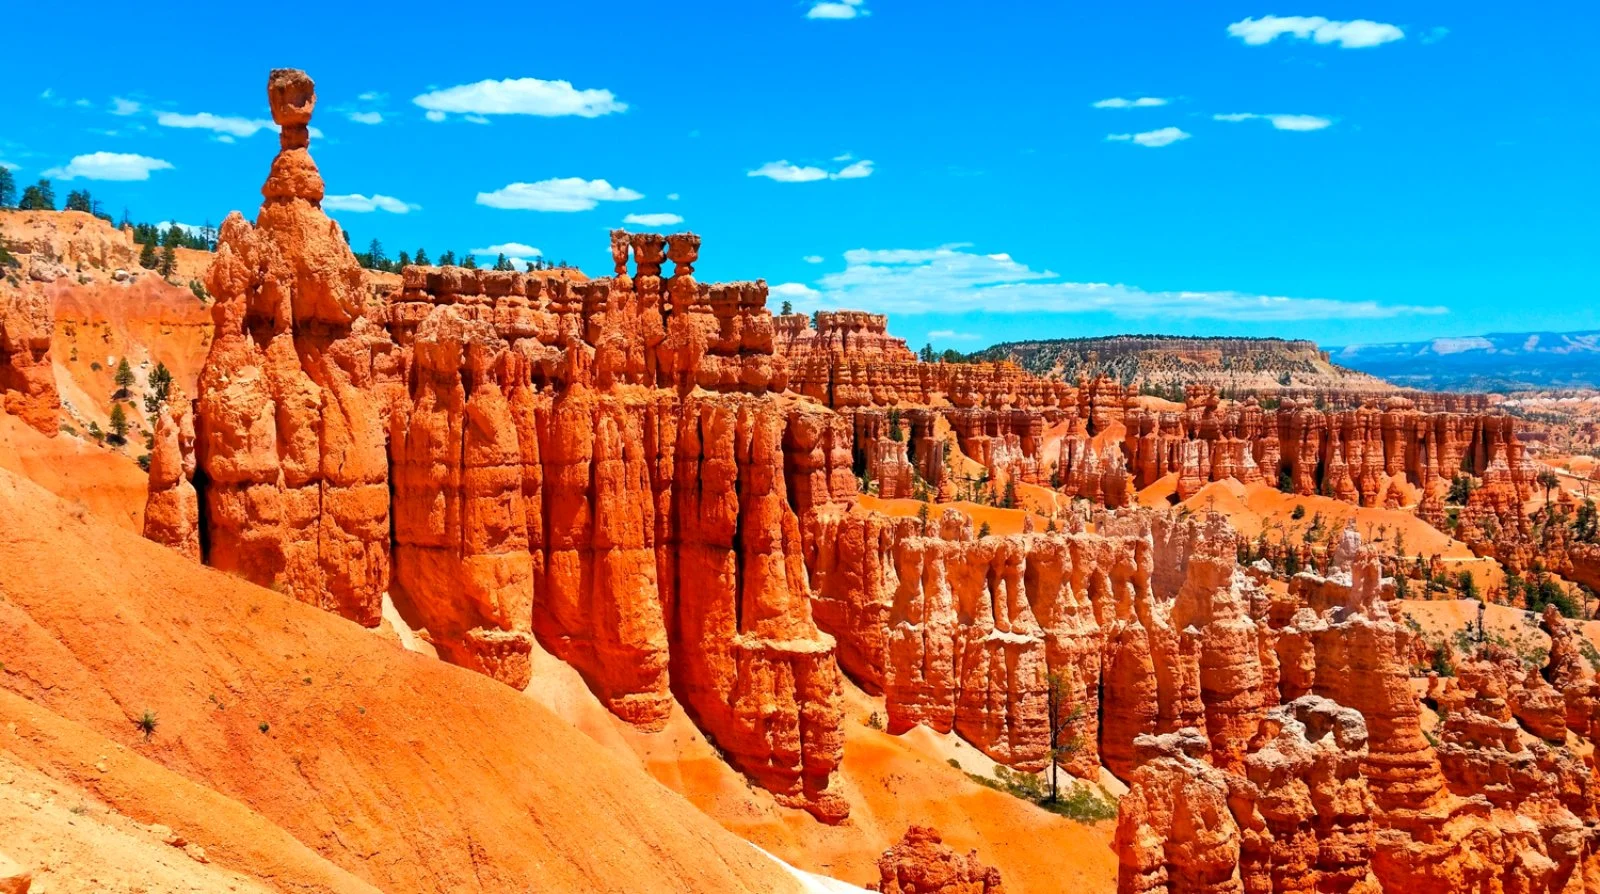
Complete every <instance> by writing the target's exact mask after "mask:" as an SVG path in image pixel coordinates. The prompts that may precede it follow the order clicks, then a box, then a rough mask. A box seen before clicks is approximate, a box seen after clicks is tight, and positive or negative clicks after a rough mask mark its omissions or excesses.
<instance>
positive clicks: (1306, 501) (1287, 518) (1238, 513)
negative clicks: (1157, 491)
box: [1140, 479, 1505, 590]
mask: <svg viewBox="0 0 1600 894" xmlns="http://www.w3.org/2000/svg"><path fill="white" fill-rule="evenodd" d="M1165 480H1166V479H1162V482H1164V481H1165ZM1162 482H1157V483H1156V484H1155V485H1152V486H1151V487H1150V488H1146V489H1145V491H1144V492H1141V493H1140V501H1141V502H1144V499H1145V493H1146V492H1149V491H1151V489H1152V488H1155V487H1159V486H1161V485H1162ZM1182 505H1184V506H1186V507H1188V508H1190V509H1192V510H1194V511H1196V512H1200V511H1204V510H1211V511H1214V512H1219V513H1221V514H1223V515H1225V516H1227V517H1228V520H1229V522H1230V523H1231V524H1232V525H1233V527H1234V529H1235V530H1237V531H1239V533H1240V534H1242V535H1243V536H1245V537H1250V538H1254V537H1256V536H1257V535H1259V534H1260V533H1261V532H1262V531H1263V530H1265V531H1267V537H1268V539H1269V540H1272V541H1273V542H1276V541H1277V540H1278V539H1279V538H1280V537H1282V536H1285V535H1286V536H1287V537H1288V538H1289V540H1290V542H1301V540H1302V537H1303V535H1304V534H1305V532H1306V530H1307V529H1309V528H1310V527H1311V524H1312V522H1313V521H1314V520H1315V519H1316V517H1317V516H1318V515H1321V516H1322V519H1323V524H1324V525H1325V527H1326V528H1327V530H1328V531H1329V532H1331V533H1332V534H1335V535H1337V534H1338V532H1340V531H1342V530H1343V529H1344V528H1345V526H1346V525H1347V524H1349V523H1350V522H1351V521H1352V520H1353V521H1354V522H1355V525H1356V530H1357V531H1359V532H1360V533H1361V537H1362V539H1363V540H1366V541H1368V542H1372V543H1377V544H1378V548H1379V549H1380V550H1382V551H1384V552H1388V553H1391V554H1392V553H1393V551H1394V546H1395V537H1396V534H1399V535H1400V536H1402V537H1403V538H1404V544H1403V545H1404V554H1405V555H1406V556H1407V557H1416V556H1419V555H1420V556H1423V557H1424V558H1427V557H1431V556H1438V557H1439V560H1440V561H1439V565H1440V568H1442V569H1443V570H1444V571H1445V572H1446V573H1449V574H1458V573H1460V572H1462V571H1471V572H1472V575H1473V578H1474V579H1475V580H1476V582H1477V584H1478V586H1480V587H1482V588H1484V589H1486V590H1487V589H1489V588H1492V587H1499V586H1504V584H1505V568H1504V567H1502V566H1501V565H1500V563H1499V562H1497V561H1495V560H1494V559H1491V558H1478V557H1477V556H1474V555H1473V554H1472V550H1471V549H1469V548H1468V547H1467V545H1466V544H1465V543H1462V542H1461V541H1459V540H1454V539H1452V538H1451V537H1450V536H1449V535H1448V534H1445V533H1444V532H1442V531H1439V530H1437V529H1436V528H1434V527H1433V526H1431V525H1429V524H1428V523H1427V522H1425V521H1423V520H1422V519H1420V518H1418V517H1417V516H1415V515H1413V514H1412V513H1411V512H1409V511H1407V510H1404V509H1382V508H1376V507H1372V508H1369V507H1362V506H1356V505H1354V504H1352V503H1346V502H1344V501H1342V500H1336V499H1334V498H1332V497H1319V496H1296V495H1294V494H1286V493H1284V492H1282V491H1280V490H1278V489H1277V488H1275V487H1272V486H1270V485H1268V484H1265V483H1260V482H1258V483H1256V484H1250V485H1244V484H1240V483H1239V482H1237V481H1234V480H1232V479H1229V480H1227V481H1214V482H1212V483H1210V484H1207V485H1206V486H1205V487H1203V488H1201V489H1200V491H1199V492H1198V493H1196V494H1195V495H1194V496H1192V497H1190V498H1189V499H1188V500H1185V501H1184V502H1183V504H1182ZM1296 506H1300V507H1304V509H1305V515H1304V517H1302V518H1300V519H1298V520H1297V519H1295V518H1293V515H1294V510H1295V507H1296Z"/></svg>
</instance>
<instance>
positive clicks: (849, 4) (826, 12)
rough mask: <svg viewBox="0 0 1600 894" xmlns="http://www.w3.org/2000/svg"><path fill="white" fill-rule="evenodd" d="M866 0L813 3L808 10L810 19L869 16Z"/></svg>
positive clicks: (807, 16) (807, 14) (807, 13)
mask: <svg viewBox="0 0 1600 894" xmlns="http://www.w3.org/2000/svg"><path fill="white" fill-rule="evenodd" d="M869 15H872V13H870V12H868V11H867V7H866V5H865V2H864V0H838V2H821V3H813V4H812V5H811V8H810V9H809V10H806V18H808V19H854V18H860V17H862V16H869Z"/></svg>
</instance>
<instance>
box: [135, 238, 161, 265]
mask: <svg viewBox="0 0 1600 894" xmlns="http://www.w3.org/2000/svg"><path fill="white" fill-rule="evenodd" d="M156 263H157V262H156V247H155V246H154V245H151V244H150V243H148V242H146V243H145V244H144V248H141V249H139V266H140V267H143V268H144V269H146V270H154V269H156Z"/></svg>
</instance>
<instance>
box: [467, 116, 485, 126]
mask: <svg viewBox="0 0 1600 894" xmlns="http://www.w3.org/2000/svg"><path fill="white" fill-rule="evenodd" d="M462 117H463V118H465V119H466V120H467V121H468V122H470V123H472V124H488V123H489V119H488V118H485V117H483V116H482V115H463V116H462Z"/></svg>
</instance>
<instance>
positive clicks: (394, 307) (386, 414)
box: [46, 71, 855, 821]
mask: <svg viewBox="0 0 1600 894" xmlns="http://www.w3.org/2000/svg"><path fill="white" fill-rule="evenodd" d="M268 94H269V101H270V104H271V107H272V112H273V116H274V120H275V121H277V122H278V124H279V125H280V127H281V128H282V137H281V147H282V148H281V151H280V152H279V154H278V156H277V158H276V159H275V160H274V162H273V166H272V172H271V174H270V176H269V177H268V179H267V182H266V185H265V186H264V187H263V190H262V192H263V195H264V196H265V202H264V203H263V205H262V208H261V212H260V214H259V216H258V218H257V221H256V223H255V224H253V225H252V224H250V223H248V222H246V221H245V220H244V218H243V217H242V216H241V215H239V214H237V213H235V214H233V215H230V216H229V218H228V219H227V221H225V222H224V224H223V227H222V231H221V235H220V238H219V244H218V249H217V256H216V260H215V262H214V263H213V264H212V267H211V269H210V271H209V272H208V274H207V283H208V288H209V290H210V291H211V293H212V294H213V295H214V296H215V297H216V299H217V301H216V304H215V306H214V309H213V315H214V319H215V324H216V336H215V338H214V340H213V342H212V344H211V347H210V351H209V354H208V356H207V360H206V363H205V366H204V368H203V370H202V371H201V374H200V377H199V384H198V388H199V394H198V397H197V399H196V400H195V402H194V405H193V406H194V412H193V417H192V420H193V421H192V423H191V422H190V421H189V420H190V417H189V416H188V414H186V413H185V412H184V410H185V409H186V408H184V407H182V406H176V405H175V406H174V408H173V410H172V412H169V413H167V414H164V415H163V417H162V420H161V423H160V428H159V431H158V433H157V444H156V450H155V452H154V455H153V456H152V464H151V482H150V496H149V506H150V518H151V521H150V523H149V524H148V525H147V528H146V533H147V535H148V536H150V537H151V538H152V539H156V540H159V541H161V542H164V543H168V544H170V545H172V546H174V547H175V548H178V549H179V550H180V551H183V552H185V553H186V554H190V555H196V556H199V557H202V558H203V559H204V560H205V561H206V562H208V563H209V564H211V565H214V566H217V567H219V568H223V569H225V570H228V571H231V572H233V573H236V574H238V575H240V576H242V577H245V578H247V579H249V580H252V581H254V582H256V583H260V584H263V585H266V586H272V587H276V588H279V589H282V590H285V591H287V592H290V593H293V594H294V595H295V596H296V597H297V598H300V599H301V600H303V601H306V602H310V603H312V604H316V605H319V606H321V607H323V608H325V609H328V610H330V611H333V612H336V613H338V614H341V615H343V616H345V617H347V618H350V619H352V620H354V621H356V622H358V623H362V624H366V625H369V626H372V625H376V624H377V623H378V621H379V618H380V613H381V608H382V599H383V596H384V595H385V594H386V593H387V594H388V595H390V596H392V597H393V599H394V602H395V605H396V607H397V608H398V609H399V610H400V612H401V614H402V616H403V617H405V619H406V620H407V621H408V622H409V623H411V624H413V625H414V626H417V627H419V628H421V632H422V635H423V636H425V637H426V638H427V639H428V640H429V641H430V642H432V643H433V645H434V646H435V647H436V648H437V649H438V651H439V654H440V655H441V657H443V658H445V659H446V660H449V661H451V662H453V663H456V664H460V665H462V666H465V667H469V668H472V669H474V670H477V671H480V672H482V673H485V674H488V675H490V676H493V677H495V678H496V679H499V680H501V681H503V682H505V683H507V684H509V685H512V686H515V687H522V686H524V685H526V684H527V682H528V679H529V673H530V671H529V656H530V653H531V649H532V644H533V641H534V639H535V638H538V639H539V640H540V641H541V642H542V643H543V644H544V645H545V647H546V648H548V649H549V650H550V651H552V652H553V653H555V654H556V655H558V656H559V657H561V658H563V659H564V660H566V661H568V662H570V663H571V664H572V665H573V666H574V667H576V668H577V669H578V670H579V671H580V672H581V673H582V674H583V676H584V678H585V680H586V681H587V682H588V683H589V685H590V686H591V687H592V688H593V689H594V691H595V692H596V694H597V695H598V696H599V697H600V698H601V699H602V700H603V701H604V702H605V703H606V704H607V706H608V707H610V708H611V710H612V711H614V712H615V713H616V714H617V715H618V716H620V717H622V718H623V719H625V720H627V721H629V722H630V723H633V724H636V725H638V726H640V727H641V728H644V729H657V728H660V726H661V725H662V724H664V723H665V721H666V719H667V716H668V714H669V712H670V710H671V706H672V702H673V699H674V698H676V699H678V700H679V701H680V702H681V703H682V704H683V705H684V707H685V708H687V709H688V711H689V713H690V714H691V716H693V718H694V719H695V720H696V722H697V723H698V724H699V725H700V727H701V728H702V729H703V730H704V731H705V732H706V734H707V735H708V737H710V738H711V739H712V740H713V741H715V742H716V743H717V745H718V747H719V748H720V749H721V750H722V752H723V753H724V754H726V755H727V756H728V759H729V760H730V761H731V762H732V763H733V764H734V765H735V766H736V767H737V768H738V769H740V770H741V771H743V772H745V773H746V774H748V775H749V776H750V777H751V778H752V779H754V780H756V781H757V782H758V783H760V784H761V785H763V786H765V787H767V788H769V789H771V790H772V791H773V792H774V793H775V794H776V795H777V796H778V797H779V799H780V800H781V801H784V802H785V803H789V804H792V805H794V806H798V807H804V808H806V809H809V810H811V811H812V812H814V813H816V814H817V815H818V816H819V817H821V818H823V819H825V820H828V821H838V820H840V819H842V818H843V817H844V814H845V812H846V808H845V804H844V801H843V800H842V799H841V798H840V797H839V796H838V795H837V793H836V792H834V791H833V790H832V788H831V778H832V774H833V771H834V769H835V767H836V766H837V764H838V761H839V759H840V754H841V751H842V736H841V732H840V724H841V720H842V708H841V705H840V698H841V691H840V679H841V678H840V677H839V671H838V667H837V664H836V663H835V661H834V658H833V649H834V644H833V640H832V638H831V637H829V636H827V635H825V634H823V633H821V632H820V631H818V629H817V627H816V626H815V624H814V622H813V621H812V616H811V603H810V599H809V595H810V588H809V584H808V581H807V576H806V569H805V566H804V564H803V559H802V555H801V542H800V540H801V538H800V521H799V516H798V515H797V513H796V507H797V506H799V507H802V508H804V507H808V506H811V505H830V504H832V503H834V502H836V501H840V500H847V499H849V498H851V497H852V496H853V495H854V492H855V489H854V484H855V479H854V478H853V477H852V476H851V475H850V473H849V465H850V463H849V459H848V457H846V458H845V460H844V464H843V468H842V469H836V468H833V467H831V464H832V463H834V462H835V461H836V460H837V457H835V456H834V455H833V448H832V447H831V444H832V442H833V440H834V439H835V438H838V437H841V436H840V435H839V432H838V429H837V427H836V426H837V423H836V421H835V420H836V417H833V414H831V413H829V412H827V411H825V410H821V409H820V408H818V407H815V406H814V405H796V404H794V403H793V402H792V401H787V400H785V399H783V398H780V397H779V396H778V394H777V393H776V392H779V391H781V390H782V389H783V388H784V386H785V384H786V376H787V372H786V366H785V365H784V363H783V362H782V360H781V358H778V357H776V356H775V355H774V353H773V326H772V318H771V315H770V314H769V313H768V312H767V310H766V308H765V303H766V285H765V283H761V282H755V283H727V284H710V285H707V284H702V283H698V282H696V281H695V279H694V277H693V269H694V268H693V265H694V263H695V260H696V258H697V255H698V250H699V238H698V237H696V236H693V235H692V234H682V235H677V236H672V237H662V236H656V235H650V234H626V233H622V232H620V231H619V232H617V233H614V234H613V239H612V249H613V258H614V260H616V262H617V266H618V274H617V275H616V276H614V277H609V278H606V279H600V280H593V281H580V280H577V279H575V278H571V277H565V276H556V275H553V274H552V275H544V274H539V273H532V274H517V273H509V272H499V271H480V270H469V269H462V268H454V267H450V268H417V267H411V268H407V269H406V270H404V271H403V274H402V276H401V278H400V279H401V281H400V283H399V287H398V288H395V289H391V290H389V291H387V292H385V293H383V294H375V293H374V292H372V291H371V290H370V289H368V288H367V286H366V285H365V283H364V281H363V280H362V277H361V272H360V267H359V265H358V264H357V263H356V261H355V258H354V256H353V255H352V254H351V253H350V251H349V249H348V247H347V246H346V245H345V240H344V238H343V236H342V234H341V233H340V232H339V229H338V226H337V225H336V224H335V223H334V222H333V221H331V220H329V219H328V218H327V217H326V216H325V215H324V214H323V213H322V210H321V208H320V201H321V198H322V195H323V186H322V181H321V178H320V175H319V174H318V173H317V170H316V166H315V164H314V163H313V162H312V161H311V158H310V155H309V154H308V152H307V146H308V144H309V130H308V125H309V122H310V118H311V111H312V109H313V107H314V104H315V94H314V92H313V90H312V85H311V82H310V79H309V78H307V77H306V76H305V75H304V73H302V72H298V71H275V72H273V74H272V77H271V78H270V80H269V85H268ZM630 256H631V258H632V259H633V260H634V262H635V270H634V273H633V274H632V275H629V274H628V272H627V266H628V261H629V259H630ZM669 260H670V261H671V262H672V263H673V268H672V271H671V275H670V276H663V270H662V265H663V263H664V262H665V261H669ZM46 343H48V340H46ZM180 403H181V402H180ZM191 432H192V434H191Z"/></svg>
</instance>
